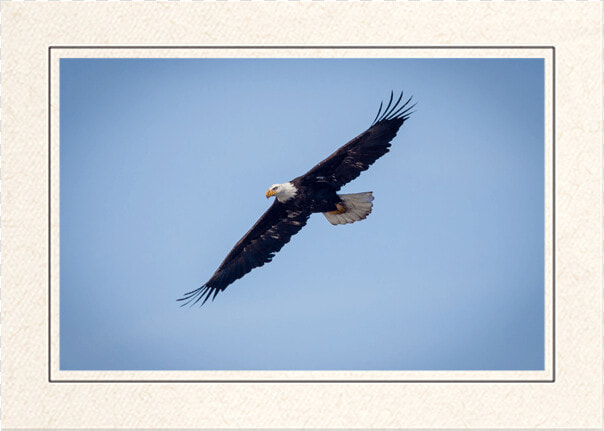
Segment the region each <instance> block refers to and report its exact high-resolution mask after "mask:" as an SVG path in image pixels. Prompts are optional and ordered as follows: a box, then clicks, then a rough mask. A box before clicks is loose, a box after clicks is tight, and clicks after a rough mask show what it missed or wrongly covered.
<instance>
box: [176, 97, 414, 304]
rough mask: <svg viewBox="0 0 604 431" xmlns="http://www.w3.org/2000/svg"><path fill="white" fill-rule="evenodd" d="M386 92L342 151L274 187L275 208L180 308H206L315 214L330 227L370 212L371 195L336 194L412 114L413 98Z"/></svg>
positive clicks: (377, 155)
mask: <svg viewBox="0 0 604 431" xmlns="http://www.w3.org/2000/svg"><path fill="white" fill-rule="evenodd" d="M402 97H403V93H401V95H400V97H399V98H398V100H397V101H396V102H394V104H393V103H392V102H393V99H394V94H393V93H391V94H390V100H389V102H388V105H387V106H386V108H385V109H384V110H383V112H382V107H383V103H382V104H380V108H379V110H378V113H377V115H376V117H375V119H374V121H373V123H372V124H371V126H370V127H369V128H368V129H367V130H365V131H364V132H363V133H361V134H360V135H359V136H357V137H356V138H354V139H352V140H351V141H350V142H348V143H347V144H345V145H343V146H342V147H340V148H339V149H338V150H336V151H335V152H334V153H333V154H331V155H330V156H329V157H327V158H326V159H325V160H323V161H322V162H320V163H319V164H317V165H316V166H314V167H313V168H312V169H311V170H310V171H308V172H306V173H305V174H304V175H301V176H299V177H296V178H294V179H293V180H291V181H288V182H286V183H282V184H273V185H272V186H271V187H270V188H269V189H268V191H267V192H266V197H267V199H268V198H270V197H272V196H274V197H275V200H274V202H273V204H272V205H271V206H270V207H269V208H268V209H267V210H266V212H265V213H264V214H263V215H262V216H261V217H260V219H259V220H258V221H257V222H256V224H254V226H252V228H251V229H250V230H249V231H248V232H247V233H246V234H245V235H244V236H243V237H242V238H241V239H240V240H239V242H237V244H235V246H234V247H233V248H232V250H231V251H230V252H229V254H228V255H227V256H226V258H225V259H224V260H223V261H222V263H221V264H220V266H219V267H218V269H217V270H216V272H214V274H213V275H212V277H211V278H210V279H209V280H208V281H207V282H206V283H205V284H204V285H203V286H201V287H200V288H198V289H195V290H193V291H191V292H188V293H186V294H185V295H184V297H183V298H181V299H179V301H183V305H184V304H187V303H190V304H195V303H197V302H199V301H202V304H204V303H205V302H206V301H207V300H208V299H209V298H210V297H212V299H214V298H215V297H216V295H217V294H218V292H221V291H223V290H224V289H226V288H227V286H229V285H230V284H231V283H233V282H234V281H235V280H238V279H239V278H241V277H243V276H244V275H245V274H247V273H248V272H250V271H251V270H252V269H254V268H258V267H260V266H263V265H264V264H265V263H268V262H270V261H272V259H273V257H274V256H275V254H276V253H277V252H278V251H279V250H281V248H282V247H283V246H284V245H285V244H287V243H288V242H289V240H290V239H291V237H292V236H293V235H295V234H296V233H298V232H299V231H300V230H301V229H302V228H303V227H304V226H305V225H306V223H307V221H308V218H309V217H310V216H311V214H313V213H322V214H323V215H324V216H325V217H326V218H327V220H328V221H329V222H330V223H331V224H333V225H339V224H346V223H354V222H356V221H359V220H363V219H365V218H366V217H367V216H368V215H369V214H370V213H371V210H372V207H373V204H372V201H373V194H372V192H362V193H352V194H340V193H338V192H339V190H340V189H341V188H342V186H344V185H345V184H347V183H348V182H350V181H352V180H354V179H355V178H357V177H358V176H359V175H360V174H361V172H363V171H365V170H366V169H368V168H369V166H370V165H372V164H373V163H374V162H375V161H376V160H377V159H378V158H380V157H381V156H383V155H384V154H386V153H387V152H388V151H389V148H390V146H391V141H392V139H394V137H395V136H396V134H397V132H398V130H399V128H400V127H401V126H402V125H403V123H404V122H405V121H406V120H407V119H408V118H409V116H410V115H411V109H412V108H413V106H415V105H411V106H409V103H410V102H411V99H408V100H407V101H406V102H405V103H403V104H400V102H401V100H402Z"/></svg>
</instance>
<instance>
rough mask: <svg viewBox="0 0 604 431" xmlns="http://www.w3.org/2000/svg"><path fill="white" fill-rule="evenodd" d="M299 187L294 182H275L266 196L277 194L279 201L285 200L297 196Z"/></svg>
mask: <svg viewBox="0 0 604 431" xmlns="http://www.w3.org/2000/svg"><path fill="white" fill-rule="evenodd" d="M297 192H298V189H297V188H296V186H294V185H293V184H292V183H289V182H288V183H283V184H273V185H272V186H270V188H269V189H268V191H267V192H266V198H267V199H268V198H270V197H271V196H275V197H276V198H277V200H278V201H279V202H285V201H286V200H288V199H291V198H293V197H294V196H296V193H297Z"/></svg>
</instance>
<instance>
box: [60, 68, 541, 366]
mask: <svg viewBox="0 0 604 431" xmlns="http://www.w3.org/2000/svg"><path fill="white" fill-rule="evenodd" d="M59 64H60V68H59V79H60V85H59V89H60V92H59V94H58V95H57V96H58V99H59V100H60V120H59V122H58V125H59V128H60V153H59V154H60V162H59V165H60V174H59V178H60V184H59V190H60V204H59V205H60V212H59V214H60V234H59V238H60V241H59V245H58V247H59V251H60V264H59V265H60V272H59V273H60V284H59V286H56V290H53V294H56V295H57V298H58V299H59V304H60V306H59V310H60V313H59V322H60V326H59V333H60V342H59V344H58V348H59V365H58V368H59V369H60V371H136V370H149V371H151V370H157V371H184V370H186V371H234V370H244V371H245V370H248V371H255V370H258V371H541V370H545V369H546V341H545V340H546V313H547V312H546V308H547V307H546V305H547V304H546V281H545V280H546V278H545V277H546V275H545V274H546V257H545V256H546V250H545V244H546V240H547V238H546V236H547V235H551V232H548V231H547V226H551V221H546V215H547V211H546V193H545V190H546V185H545V179H546V176H547V175H546V172H547V171H546V170H547V169H551V168H547V167H546V164H545V160H546V159H547V155H546V151H545V148H546V146H545V130H546V121H549V120H547V119H546V117H545V112H546V109H545V105H544V104H545V102H544V100H545V91H546V90H545V88H546V82H545V62H544V59H543V58H204V59H202V58H62V59H61V60H60V63H59ZM55 198H58V197H57V196H55ZM550 216H551V214H550ZM55 292H56V293H55Z"/></svg>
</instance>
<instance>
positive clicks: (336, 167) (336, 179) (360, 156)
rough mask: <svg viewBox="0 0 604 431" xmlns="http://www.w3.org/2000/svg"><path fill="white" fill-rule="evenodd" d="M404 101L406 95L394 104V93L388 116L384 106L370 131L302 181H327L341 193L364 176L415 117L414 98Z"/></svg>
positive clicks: (300, 178) (327, 160)
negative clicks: (360, 176)
mask: <svg viewBox="0 0 604 431" xmlns="http://www.w3.org/2000/svg"><path fill="white" fill-rule="evenodd" d="M402 98H403V93H401V95H400V97H399V98H398V100H397V101H396V103H394V105H392V100H393V93H391V94H390V101H389V102H388V106H387V107H386V109H384V113H383V114H382V115H381V116H380V113H381V112H382V104H380V109H379V111H378V114H377V115H376V117H375V120H374V121H373V123H372V125H371V127H369V129H367V130H366V131H364V132H363V133H361V134H360V135H359V136H357V137H356V138H354V139H353V140H352V141H350V142H348V143H347V144H346V145H344V146H342V147H340V148H339V149H338V150H337V151H336V152H335V153H333V154H332V155H331V156H329V157H328V158H326V159H325V160H323V161H322V162H321V163H319V164H318V165H316V166H315V167H314V168H312V169H311V170H310V171H308V172H307V173H306V174H304V175H302V176H301V177H299V178H298V181H300V182H301V183H303V184H311V183H317V182H327V183H330V184H332V185H333V186H334V187H336V190H339V189H340V188H341V187H342V186H343V185H344V184H346V183H348V182H349V181H352V180H354V179H355V178H356V177H358V176H359V175H361V172H363V171H364V170H366V169H367V168H369V166H370V165H372V164H373V162H375V161H376V160H377V159H379V158H380V157H381V156H383V155H384V154H386V153H387V152H388V151H389V148H390V141H392V139H394V137H395V136H396V134H397V132H398V129H399V128H400V127H401V126H402V125H403V123H404V122H405V121H406V120H407V118H409V116H410V115H411V112H410V111H411V109H412V108H413V107H414V106H415V105H411V106H409V103H410V102H411V98H409V99H408V100H407V101H406V102H405V103H404V104H402V105H399V104H400V101H401V99H402Z"/></svg>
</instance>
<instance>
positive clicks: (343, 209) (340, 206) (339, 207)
mask: <svg viewBox="0 0 604 431" xmlns="http://www.w3.org/2000/svg"><path fill="white" fill-rule="evenodd" d="M346 211H348V208H346V205H344V204H343V203H341V202H338V203H337V204H336V210H335V211H329V214H343V213H345V212H346Z"/></svg>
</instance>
